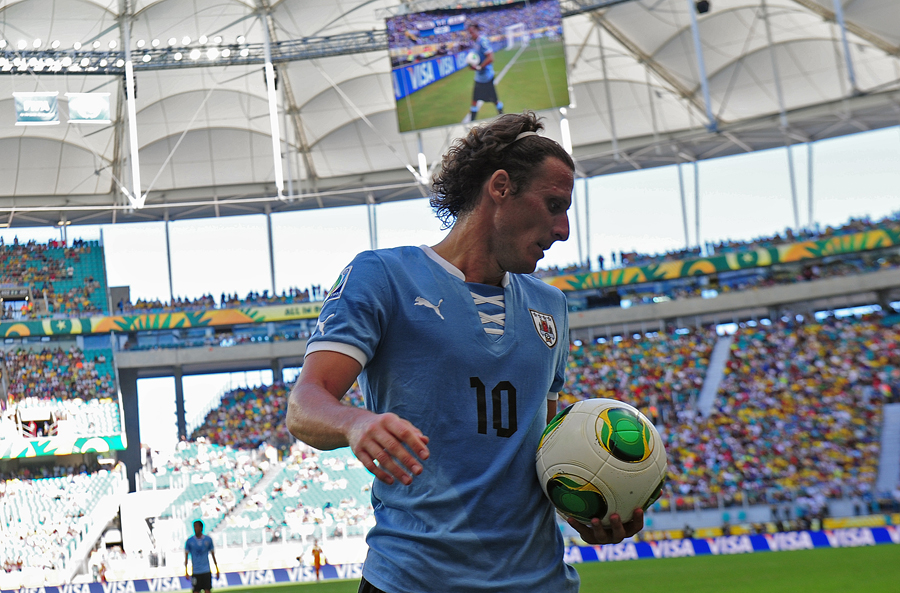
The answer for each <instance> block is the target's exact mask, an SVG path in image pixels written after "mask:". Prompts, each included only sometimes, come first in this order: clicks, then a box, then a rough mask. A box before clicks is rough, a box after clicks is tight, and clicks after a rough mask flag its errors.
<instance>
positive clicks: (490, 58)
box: [466, 22, 503, 121]
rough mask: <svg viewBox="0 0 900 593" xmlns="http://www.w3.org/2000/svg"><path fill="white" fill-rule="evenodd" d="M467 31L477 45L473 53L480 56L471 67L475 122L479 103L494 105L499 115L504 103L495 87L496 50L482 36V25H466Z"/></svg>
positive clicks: (474, 23) (470, 119) (472, 23)
mask: <svg viewBox="0 0 900 593" xmlns="http://www.w3.org/2000/svg"><path fill="white" fill-rule="evenodd" d="M466 31H468V33H469V36H470V37H471V38H472V41H473V42H474V43H475V45H474V47H473V48H472V51H474V52H476V53H477V54H478V64H477V65H471V64H470V65H469V68H471V69H472V70H474V71H475V89H474V90H473V91H472V108H471V110H470V116H469V121H475V118H476V117H478V102H479V101H481V102H487V103H493V104H494V105H496V106H497V113H501V114H502V113H503V101H501V100H500V99H498V98H497V88H496V87H495V86H494V49H493V48H492V47H491V41H490V40H489V39H488V38H487V35H482V34H481V25H479V24H478V23H476V22H470V23H469V24H468V25H466Z"/></svg>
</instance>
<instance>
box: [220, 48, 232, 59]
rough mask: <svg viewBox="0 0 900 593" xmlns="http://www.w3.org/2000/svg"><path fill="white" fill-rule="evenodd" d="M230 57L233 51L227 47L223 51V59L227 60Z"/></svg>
mask: <svg viewBox="0 0 900 593" xmlns="http://www.w3.org/2000/svg"><path fill="white" fill-rule="evenodd" d="M230 55H231V50H230V49H228V48H227V47H226V48H225V49H223V50H222V57H223V58H227V57H228V56H230Z"/></svg>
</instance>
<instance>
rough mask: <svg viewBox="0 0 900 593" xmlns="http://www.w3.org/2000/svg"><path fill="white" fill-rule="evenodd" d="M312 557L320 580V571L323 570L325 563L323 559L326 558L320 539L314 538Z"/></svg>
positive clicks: (317, 578)
mask: <svg viewBox="0 0 900 593" xmlns="http://www.w3.org/2000/svg"><path fill="white" fill-rule="evenodd" d="M312 557H313V567H314V568H315V569H316V580H317V581H318V580H319V571H320V570H322V564H324V562H323V560H325V554H324V553H323V552H322V548H320V547H319V540H317V539H314V540H313V547H312Z"/></svg>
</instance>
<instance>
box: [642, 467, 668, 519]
mask: <svg viewBox="0 0 900 593" xmlns="http://www.w3.org/2000/svg"><path fill="white" fill-rule="evenodd" d="M665 483H666V476H663V479H662V480H661V481H660V482H659V486H657V487H656V488H655V489H654V490H653V493H652V494H651V495H650V498H648V499H647V502H645V503H644V504H643V505H641V508H642V509H644V510H645V511H646V510H647V509H649V508H650V505H652V504H653V503H654V502H656V501H657V500H659V497H660V496H662V491H663V486H664V485H665Z"/></svg>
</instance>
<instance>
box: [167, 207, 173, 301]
mask: <svg viewBox="0 0 900 593" xmlns="http://www.w3.org/2000/svg"><path fill="white" fill-rule="evenodd" d="M165 217H166V265H167V266H168V270H169V304H170V305H172V304H175V288H174V285H173V284H172V246H171V245H170V243H169V213H168V212H166V214H165Z"/></svg>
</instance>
